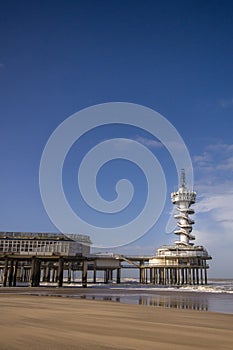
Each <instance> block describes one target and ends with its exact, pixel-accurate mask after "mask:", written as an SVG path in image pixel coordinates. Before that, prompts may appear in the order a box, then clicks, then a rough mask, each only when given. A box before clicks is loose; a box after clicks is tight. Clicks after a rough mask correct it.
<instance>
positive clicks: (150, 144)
mask: <svg viewBox="0 0 233 350" xmlns="http://www.w3.org/2000/svg"><path fill="white" fill-rule="evenodd" d="M134 140H135V141H137V142H140V143H142V144H143V145H144V146H146V147H149V148H153V149H154V148H161V147H163V144H162V143H161V142H160V141H156V140H152V139H149V138H146V137H142V136H137V137H136V138H135V139H134Z"/></svg>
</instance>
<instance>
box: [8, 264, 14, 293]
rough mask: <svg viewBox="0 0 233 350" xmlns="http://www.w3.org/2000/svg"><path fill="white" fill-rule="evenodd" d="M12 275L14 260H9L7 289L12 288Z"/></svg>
mask: <svg viewBox="0 0 233 350" xmlns="http://www.w3.org/2000/svg"><path fill="white" fill-rule="evenodd" d="M13 273H14V260H13V259H10V268H9V275H8V286H9V287H12V284H13Z"/></svg>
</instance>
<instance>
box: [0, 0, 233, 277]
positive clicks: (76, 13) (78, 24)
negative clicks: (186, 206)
mask: <svg viewBox="0 0 233 350" xmlns="http://www.w3.org/2000/svg"><path fill="white" fill-rule="evenodd" d="M232 23H233V4H232V2H231V1H221V2H220V1H215V0H213V1H205V2H203V1H176V2H173V1H164V2H162V1H143V2H142V1H40V2H39V1H38V2H31V1H20V2H18V1H9V2H5V3H4V2H2V3H1V5H0V33H1V35H0V118H1V119H0V121H1V128H0V159H1V172H0V196H1V204H0V230H9V231H10V230H15V231H52V232H53V231H56V230H57V229H56V227H54V225H53V224H52V223H51V221H50V219H49V217H48V215H47V213H46V211H45V209H44V207H43V204H42V201H41V197H40V190H39V164H40V159H41V155H42V152H43V149H44V147H45V144H46V142H47V140H48V138H49V137H50V135H51V133H52V132H53V131H54V130H55V128H56V127H57V126H58V125H59V124H60V123H62V122H63V121H64V120H65V119H66V118H68V117H69V116H70V115H72V114H73V113H75V112H77V111H80V110H81V109H83V108H86V107H89V106H92V105H95V104H100V103H106V102H114V101H120V102H130V103H136V104H140V105H144V106H146V107H149V108H152V109H154V110H156V111H158V112H159V113H161V114H162V115H163V116H164V117H165V118H167V119H168V120H169V121H170V123H172V124H173V126H174V127H175V128H176V129H177V131H178V132H179V133H180V135H181V136H182V137H183V139H184V141H185V144H186V146H187V148H188V150H189V152H190V155H191V158H192V161H193V168H194V176H195V189H196V191H197V192H198V197H197V199H198V202H197V204H196V212H197V213H196V214H195V221H196V224H195V226H194V231H193V233H194V234H195V235H196V243H198V244H204V245H205V246H206V247H207V249H208V251H209V252H210V253H211V254H212V256H213V258H214V260H213V262H212V263H211V270H210V275H211V276H216V277H220V276H222V277H233V276H232V271H231V265H232V248H233V221H232V204H233V191H232V188H233V186H232V185H233V180H232V179H233V176H232V174H233V142H232V141H233V137H232V129H233V121H232V116H233V63H232V62H233V41H232V38H233V24H232ZM112 137H124V138H130V139H133V140H139V141H140V142H142V143H143V144H144V145H146V146H148V148H149V149H150V150H151V151H152V152H153V153H154V154H155V155H156V157H157V158H158V159H159V161H160V162H161V165H162V167H163V170H164V173H165V176H166V181H167V192H168V193H167V197H166V205H165V207H164V210H163V212H162V215H161V217H160V218H159V220H158V222H157V224H156V225H155V226H154V227H153V228H152V229H151V230H150V232H148V233H147V234H146V235H145V236H143V237H142V238H141V239H140V240H137V241H136V242H134V243H132V244H130V245H127V246H125V247H122V248H121V251H122V252H127V253H131V254H139V253H140V254H141V253H145V254H152V253H153V252H154V251H155V249H156V247H158V246H159V245H161V244H167V243H170V242H173V241H174V240H175V239H176V237H174V235H172V234H170V235H168V234H165V227H166V223H167V220H168V217H169V215H170V212H171V209H172V205H171V203H170V192H171V191H173V190H174V189H175V188H176V187H177V182H178V179H177V174H176V170H175V167H174V164H173V162H172V159H171V157H170V156H169V154H168V152H167V151H166V150H165V149H164V147H161V145H159V143H158V140H156V139H153V137H152V136H151V135H150V134H148V133H146V132H145V131H142V130H138V129H136V128H131V127H126V126H124V127H123V126H117V127H113V126H109V127H107V126H106V127H100V128H98V129H96V130H93V131H91V132H90V133H87V134H86V135H84V136H83V138H81V139H80V144H79V145H78V144H76V143H75V144H74V146H73V147H72V149H71V150H70V153H69V154H68V156H67V159H66V162H65V164H64V177H63V178H64V190H65V192H66V196H67V198H68V199H69V201H70V202H71V204H72V207H73V208H74V210H75V211H77V212H79V214H80V215H81V216H82V217H83V218H85V219H86V220H91V221H92V222H95V223H100V222H101V223H102V224H103V225H105V226H106V225H108V224H109V225H113V226H114V225H118V224H119V222H120V223H123V222H125V221H126V220H127V218H130V219H131V218H132V216H133V215H137V213H138V212H139V210H140V207H141V206H142V205H143V204H142V203H143V201H145V198H146V194H145V193H146V183H145V181H144V180H145V178H143V174H142V173H141V171H140V170H139V169H136V167H135V166H134V165H133V164H130V163H129V162H126V161H121V162H120V161H118V160H117V161H115V164H114V162H112V163H111V164H108V165H107V166H106V167H104V168H103V169H101V171H100V173H99V175H98V177H97V186H98V189H99V191H100V193H101V195H103V197H104V198H105V199H106V200H112V199H114V194H115V192H114V182H115V181H117V180H118V179H120V178H122V177H126V178H128V179H130V180H131V181H132V183H133V184H134V186H135V198H134V199H135V202H134V203H135V204H134V206H133V207H132V211H129V210H128V211H125V212H122V213H120V216H119V217H118V218H117V216H116V215H115V214H114V215H111V216H110V217H109V215H106V216H103V214H102V215H101V219H100V218H97V213H96V212H94V211H91V210H89V208H87V207H85V205H84V204H83V203H82V199H81V198H80V196H79V194H78V189H77V188H76V187H77V179H76V173H77V170H78V166H79V164H80V161H81V159H82V157H83V155H85V153H86V152H87V151H88V150H90V149H91V147H94V146H95V144H97V143H98V142H101V141H104V140H106V139H108V138H112ZM76 196H77V197H76ZM82 233H85V232H82ZM118 251H119V249H118Z"/></svg>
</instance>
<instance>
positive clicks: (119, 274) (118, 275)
mask: <svg viewBox="0 0 233 350" xmlns="http://www.w3.org/2000/svg"><path fill="white" fill-rule="evenodd" d="M117 283H118V284H119V283H121V268H118V269H117Z"/></svg>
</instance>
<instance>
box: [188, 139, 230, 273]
mask: <svg viewBox="0 0 233 350" xmlns="http://www.w3.org/2000/svg"><path fill="white" fill-rule="evenodd" d="M194 168H195V172H196V178H197V179H198V181H197V183H196V189H197V192H198V194H199V196H198V201H197V204H196V225H195V226H194V234H195V235H196V238H197V240H198V243H200V244H203V245H204V246H206V248H207V249H208V250H209V251H210V253H211V254H212V255H213V262H212V264H211V265H213V268H212V269H211V274H212V275H215V276H216V277H221V276H222V277H232V270H231V266H232V263H233V254H232V252H233V176H232V175H233V145H227V144H223V143H219V144H215V145H209V146H208V147H207V148H206V150H205V152H203V154H202V155H198V156H196V157H194Z"/></svg>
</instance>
